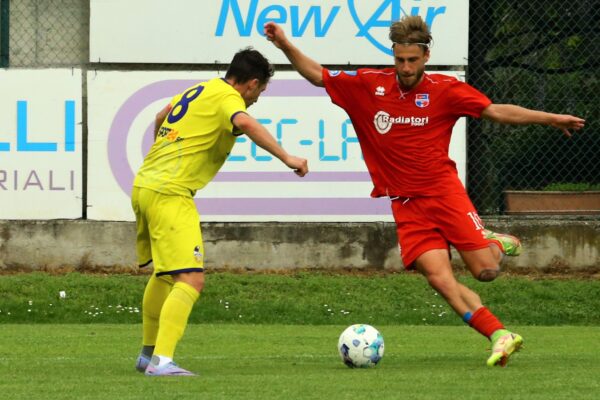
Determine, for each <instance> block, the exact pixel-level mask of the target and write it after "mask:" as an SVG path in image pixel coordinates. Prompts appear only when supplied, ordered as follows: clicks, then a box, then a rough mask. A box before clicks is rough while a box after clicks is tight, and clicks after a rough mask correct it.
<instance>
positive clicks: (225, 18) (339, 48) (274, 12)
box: [90, 0, 469, 65]
mask: <svg viewBox="0 0 600 400" xmlns="http://www.w3.org/2000/svg"><path fill="white" fill-rule="evenodd" d="M90 13H91V15H90V61H91V62H127V63H204V64H213V63H221V64H229V62H230V61H231V57H232V56H233V54H234V53H235V52H237V51H238V50H239V49H241V48H243V47H247V46H253V47H255V48H256V49H257V50H259V51H261V52H262V53H263V54H265V55H266V56H267V58H269V60H270V61H271V62H272V63H275V64H284V63H285V64H287V63H288V61H287V59H286V58H285V57H284V56H283V54H282V53H281V51H279V50H277V49H276V48H275V47H274V46H273V45H272V44H271V43H268V42H267V41H266V39H265V38H264V36H263V25H264V24H265V23H266V22H268V21H274V22H277V23H279V24H280V25H282V26H283V27H284V30H285V32H286V34H287V36H288V37H289V38H290V39H291V40H292V41H293V43H295V44H296V45H297V46H298V47H299V48H300V49H301V50H302V51H304V52H305V53H306V54H307V55H309V56H311V57H312V58H314V59H315V60H317V61H318V62H320V63H322V64H344V65H345V64H354V65H365V64H371V65H387V64H392V63H393V59H392V52H391V49H390V45H391V43H390V40H389V39H388V33H389V26H390V23H391V22H392V21H396V20H398V19H400V18H401V17H403V16H405V15H420V16H422V17H423V19H424V20H425V22H426V23H427V24H428V25H429V26H430V28H431V32H432V35H433V39H434V45H433V48H432V51H431V59H430V61H429V64H430V65H466V64H467V54H468V38H469V1H468V0H369V1H365V0H328V1H305V0H211V1H199V0H170V1H169V2H167V3H165V2H164V1H163V0H127V1H123V0H91V3H90Z"/></svg>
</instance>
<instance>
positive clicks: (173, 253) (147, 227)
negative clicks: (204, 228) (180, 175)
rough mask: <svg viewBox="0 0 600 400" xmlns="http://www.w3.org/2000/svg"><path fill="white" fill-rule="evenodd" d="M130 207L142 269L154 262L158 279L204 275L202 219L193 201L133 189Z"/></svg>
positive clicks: (151, 191)
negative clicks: (188, 273) (182, 274)
mask: <svg viewBox="0 0 600 400" xmlns="http://www.w3.org/2000/svg"><path fill="white" fill-rule="evenodd" d="M131 205H132V207H133V211H134V212H135V219H136V227H137V241H136V252H137V259H138V265H139V266H140V267H144V266H146V265H148V264H150V263H151V262H153V264H154V273H155V274H156V276H163V275H167V276H168V275H174V274H178V273H182V272H203V271H204V246H203V245H202V233H201V231H200V216H199V215H198V211H197V210H196V205H195V204H194V200H193V199H192V198H190V197H185V196H170V195H165V194H161V193H158V192H155V191H154V190H150V189H144V188H138V187H134V188H133V191H132V193H131ZM165 277H166V276H165Z"/></svg>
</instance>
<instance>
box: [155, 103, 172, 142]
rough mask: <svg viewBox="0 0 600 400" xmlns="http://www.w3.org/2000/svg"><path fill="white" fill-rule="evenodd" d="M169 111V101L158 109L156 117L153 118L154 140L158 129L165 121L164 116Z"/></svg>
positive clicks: (165, 116)
mask: <svg viewBox="0 0 600 400" xmlns="http://www.w3.org/2000/svg"><path fill="white" fill-rule="evenodd" d="M170 111H171V103H169V104H167V106H166V107H165V108H163V109H162V110H160V111H159V112H158V114H156V117H155V118H154V140H156V135H158V130H159V129H160V127H161V126H162V124H163V122H165V118H167V115H169V112H170Z"/></svg>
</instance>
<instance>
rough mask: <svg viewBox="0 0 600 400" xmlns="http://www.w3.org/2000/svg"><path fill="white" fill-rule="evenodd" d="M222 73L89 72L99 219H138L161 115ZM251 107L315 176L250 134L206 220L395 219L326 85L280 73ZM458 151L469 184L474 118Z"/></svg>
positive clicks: (458, 134)
mask: <svg viewBox="0 0 600 400" xmlns="http://www.w3.org/2000/svg"><path fill="white" fill-rule="evenodd" d="M447 73H448V72H447ZM448 74H450V75H454V76H457V77H459V78H461V79H462V78H463V77H462V76H461V75H460V73H458V72H449V73H448ZM216 76H218V73H217V72H210V71H207V72H103V71H98V72H90V73H89V74H88V110H89V156H88V160H89V168H88V203H89V208H88V217H89V218H90V219H99V220H133V218H134V216H133V212H132V211H131V206H130V200H129V195H130V192H131V185H132V183H133V178H134V174H135V173H136V172H137V170H138V168H139V167H140V166H141V164H142V161H143V156H144V154H146V153H147V151H148V150H149V148H150V146H151V145H152V140H153V135H152V128H153V121H154V116H155V115H156V113H157V112H158V111H159V110H160V109H161V108H163V107H164V106H165V105H166V104H167V103H168V102H169V100H170V98H171V97H172V96H173V95H175V94H176V93H179V92H181V91H183V90H184V89H186V88H188V87H190V86H192V85H193V84H195V83H196V82H198V81H201V80H208V79H211V78H213V77H216ZM249 113H250V114H252V115H253V116H254V117H255V118H257V119H259V121H261V123H263V124H264V125H265V126H266V127H267V129H269V131H270V132H271V133H272V134H273V135H274V136H275V137H276V138H277V139H278V141H279V142H280V143H281V144H282V145H283V147H284V148H286V150H288V151H289V152H290V153H292V154H295V155H298V156H301V157H305V158H307V159H308V162H309V168H310V171H311V172H310V173H309V174H308V175H307V176H306V177H305V178H299V177H297V176H296V175H295V174H293V173H292V172H291V171H290V170H289V169H288V168H287V167H285V166H284V165H283V164H282V163H281V162H280V161H279V160H277V159H275V158H273V157H272V156H270V155H269V154H268V153H267V152H265V151H264V150H262V149H261V148H260V147H257V146H256V145H255V144H253V143H252V142H251V141H250V140H249V139H248V138H247V137H245V136H241V137H240V138H238V142H237V143H236V145H235V146H234V148H233V151H232V153H231V155H230V157H229V158H228V160H227V162H226V163H225V165H224V166H223V168H222V170H221V171H220V172H219V173H218V174H217V176H216V177H215V179H214V180H213V181H212V182H211V183H209V184H208V186H207V187H206V188H204V189H202V190H200V191H198V194H197V199H196V204H197V206H198V210H199V212H200V215H201V217H202V220H203V221H392V220H393V219H392V216H391V210H390V204H389V200H388V199H372V198H370V197H369V195H370V192H371V189H372V184H371V181H370V178H369V175H368V172H367V170H366V167H365V165H364V161H363V160H362V154H361V151H360V148H359V144H358V141H357V139H356V134H355V132H354V128H353V127H352V125H351V124H350V121H349V120H348V117H347V115H346V114H345V112H344V111H343V110H342V109H340V108H339V107H337V106H335V105H333V104H332V103H331V102H330V99H329V97H328V96H327V94H326V92H325V90H324V89H322V88H317V87H314V86H312V85H311V84H310V83H308V82H307V81H306V80H304V79H303V78H301V77H300V75H298V74H297V73H295V72H278V73H276V74H275V77H274V79H273V80H272V82H271V83H270V84H269V86H268V89H267V90H266V91H265V92H264V93H263V94H262V96H261V97H260V99H259V101H258V103H257V104H255V105H253V106H252V107H251V108H250V109H249ZM450 153H451V156H452V157H453V159H454V160H455V161H456V163H457V166H458V168H459V174H460V177H461V179H462V180H463V182H464V176H465V161H466V157H465V121H464V119H461V120H459V122H458V124H457V125H456V127H455V129H454V134H453V139H452V143H451V149H450Z"/></svg>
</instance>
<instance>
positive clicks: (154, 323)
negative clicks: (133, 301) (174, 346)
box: [142, 274, 172, 357]
mask: <svg viewBox="0 0 600 400" xmlns="http://www.w3.org/2000/svg"><path fill="white" fill-rule="evenodd" d="M171 287H172V284H171V283H169V282H167V281H165V280H164V279H160V278H157V277H156V276H154V274H153V275H152V276H151V277H150V280H149V281H148V284H147V285H146V290H145V291H144V300H143V303H142V321H143V325H142V330H143V333H142V345H143V346H145V347H148V346H154V345H155V344H156V335H157V334H158V322H159V318H160V310H161V309H162V307H163V304H164V303H165V300H166V299H167V296H169V293H170V292H171ZM148 351H149V350H148ZM146 355H147V356H148V357H151V356H152V352H150V354H146Z"/></svg>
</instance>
